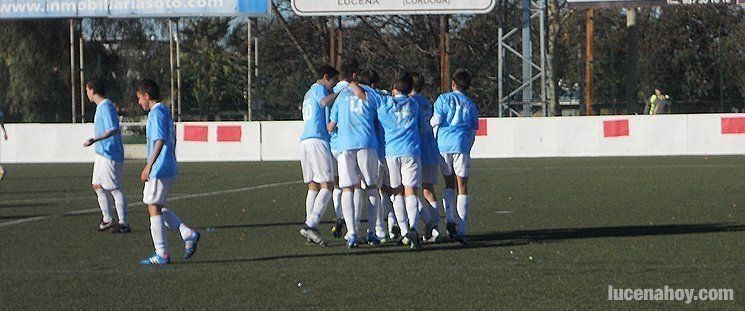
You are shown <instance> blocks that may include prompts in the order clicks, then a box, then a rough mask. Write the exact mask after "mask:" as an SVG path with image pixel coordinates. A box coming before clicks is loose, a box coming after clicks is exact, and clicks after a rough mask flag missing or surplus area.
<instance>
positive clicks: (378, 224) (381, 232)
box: [375, 192, 390, 239]
mask: <svg viewBox="0 0 745 311" xmlns="http://www.w3.org/2000/svg"><path fill="white" fill-rule="evenodd" d="M378 195H380V204H379V205H378V208H377V211H378V212H377V217H376V219H375V235H377V236H378V238H380V239H382V238H385V232H386V231H385V217H386V215H387V214H388V210H390V206H386V205H385V204H386V202H385V195H381V194H380V192H378ZM389 202H390V200H389Z"/></svg>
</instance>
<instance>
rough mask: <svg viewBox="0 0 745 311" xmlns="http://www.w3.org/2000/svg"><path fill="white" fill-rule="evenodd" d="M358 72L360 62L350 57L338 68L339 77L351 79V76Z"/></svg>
mask: <svg viewBox="0 0 745 311" xmlns="http://www.w3.org/2000/svg"><path fill="white" fill-rule="evenodd" d="M359 72H360V63H359V62H357V59H354V58H350V59H347V60H345V61H344V63H342V64H341V68H339V79H341V80H350V81H351V80H352V76H353V75H354V74H356V73H359Z"/></svg>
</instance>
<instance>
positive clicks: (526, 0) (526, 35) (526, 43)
mask: <svg viewBox="0 0 745 311" xmlns="http://www.w3.org/2000/svg"><path fill="white" fill-rule="evenodd" d="M522 2H523V3H522V5H523V8H522V11H523V18H522V39H523V41H522V42H523V45H522V46H523V50H522V52H523V57H524V58H523V78H522V82H523V84H527V85H528V86H527V87H525V88H523V116H524V117H529V116H530V115H531V111H530V110H531V101H532V100H533V82H532V78H533V67H532V66H531V64H530V61H531V60H532V59H533V47H532V44H531V41H530V0H522Z"/></svg>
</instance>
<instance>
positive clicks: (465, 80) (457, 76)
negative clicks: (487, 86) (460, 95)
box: [453, 68, 473, 91]
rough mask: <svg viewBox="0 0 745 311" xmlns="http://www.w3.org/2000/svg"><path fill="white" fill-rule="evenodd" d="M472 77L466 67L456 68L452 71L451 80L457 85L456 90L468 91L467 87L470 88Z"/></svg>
mask: <svg viewBox="0 0 745 311" xmlns="http://www.w3.org/2000/svg"><path fill="white" fill-rule="evenodd" d="M472 79H473V76H472V75H471V72H469V71H468V70H467V69H463V68H458V70H456V71H455V72H454V73H453V81H454V82H455V85H457V86H458V90H461V91H468V89H469V88H471V80H472Z"/></svg>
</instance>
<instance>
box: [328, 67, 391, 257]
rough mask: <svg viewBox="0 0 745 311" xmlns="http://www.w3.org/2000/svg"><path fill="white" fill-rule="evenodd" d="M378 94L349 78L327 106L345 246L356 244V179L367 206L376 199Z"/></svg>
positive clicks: (377, 201) (374, 202) (373, 204)
mask: <svg viewBox="0 0 745 311" xmlns="http://www.w3.org/2000/svg"><path fill="white" fill-rule="evenodd" d="M379 105H380V97H379V96H377V94H376V93H375V92H374V91H372V90H371V89H370V88H369V87H366V88H365V89H364V90H363V89H362V88H361V86H360V85H359V84H358V83H357V82H356V81H350V83H349V85H348V87H347V88H345V89H344V90H342V91H341V92H340V93H339V95H338V97H337V98H336V102H335V104H334V107H333V108H332V109H331V117H330V119H331V121H330V122H329V125H328V129H329V131H334V130H337V131H338V135H339V137H338V139H339V141H338V143H339V149H340V150H341V154H340V155H339V186H340V187H341V188H342V199H341V204H342V211H343V213H344V219H345V221H346V224H347V231H348V233H349V239H347V247H348V248H354V247H357V246H358V243H359V238H358V236H357V229H358V228H357V221H356V219H357V218H358V215H360V206H361V202H359V204H355V203H357V202H355V201H357V200H355V198H354V191H355V189H356V188H360V182H361V181H362V182H364V183H365V185H366V186H367V189H366V191H365V192H366V193H367V196H368V201H369V202H372V204H371V206H370V208H373V209H376V208H377V207H378V204H379V202H380V194H379V193H378V186H377V184H376V183H377V180H378V155H377V150H376V149H377V148H378V142H377V137H376V135H375V119H376V117H377V114H376V110H377V108H378V106H379Z"/></svg>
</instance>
